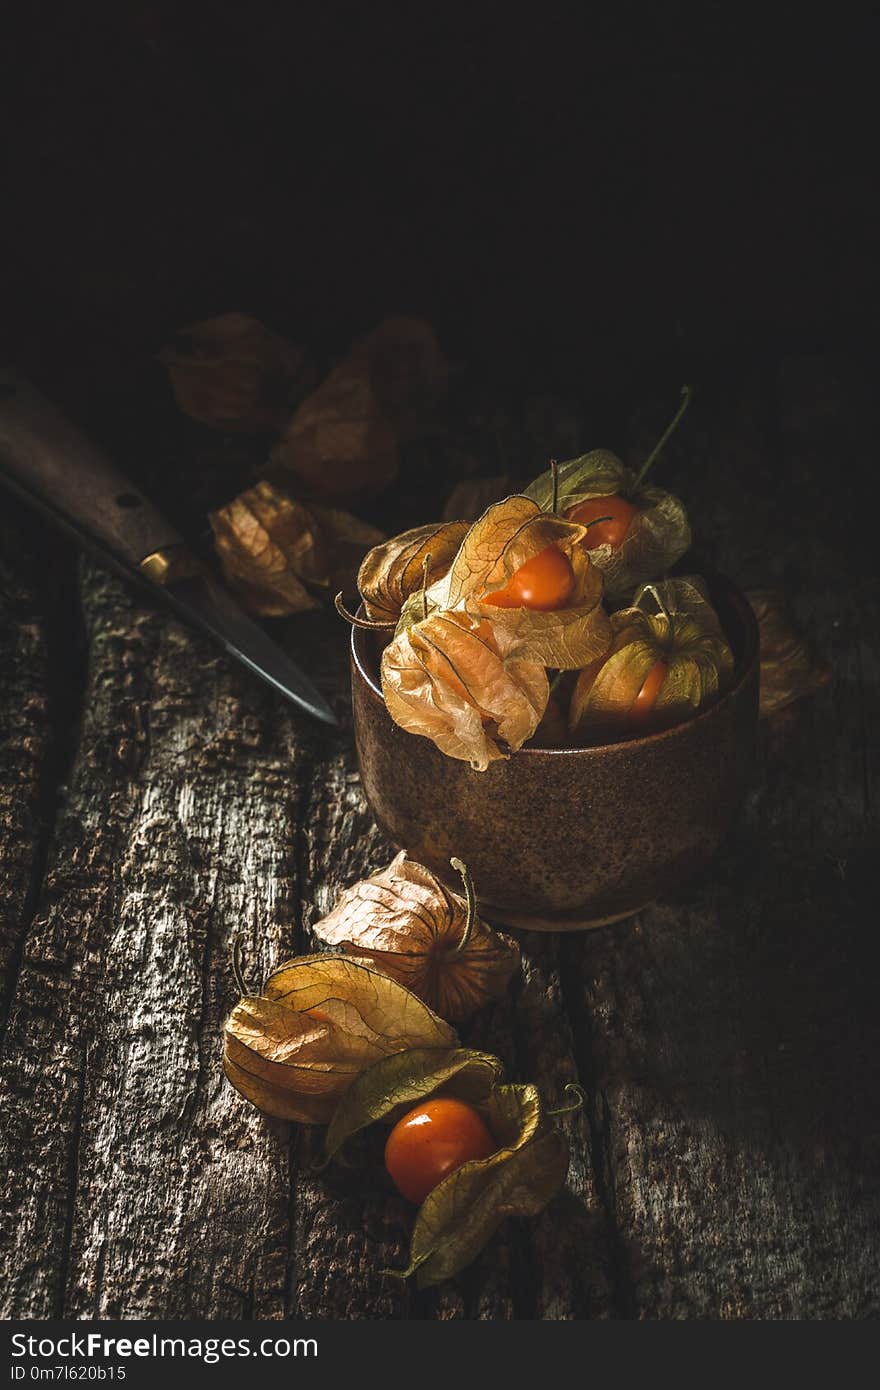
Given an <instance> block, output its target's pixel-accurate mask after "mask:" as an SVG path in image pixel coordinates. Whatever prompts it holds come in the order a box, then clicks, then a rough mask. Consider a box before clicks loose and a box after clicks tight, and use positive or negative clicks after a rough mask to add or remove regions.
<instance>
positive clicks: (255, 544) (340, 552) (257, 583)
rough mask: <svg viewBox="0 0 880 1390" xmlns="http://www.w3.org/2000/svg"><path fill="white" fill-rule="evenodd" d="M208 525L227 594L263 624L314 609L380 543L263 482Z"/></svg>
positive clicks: (339, 515) (368, 530)
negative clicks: (231, 592)
mask: <svg viewBox="0 0 880 1390" xmlns="http://www.w3.org/2000/svg"><path fill="white" fill-rule="evenodd" d="M209 520H210V522H211V528H212V530H213V532H214V544H215V546H216V549H217V553H218V555H219V557H220V562H221V564H222V566H223V572H224V575H225V577H226V580H227V582H228V584H229V586H230V588H232V589H234V590H235V592H236V593H237V594H238V596H239V598H240V599H241V601H242V604H243V605H244V607H245V608H247V609H248V611H249V612H251V613H255V614H258V615H260V616H261V617H265V618H280V617H287V616H289V615H290V614H292V613H300V612H303V611H304V610H305V609H308V608H316V607H318V605H319V596H321V594H322V591H323V592H324V593H325V594H326V593H328V592H330V591H335V590H336V589H337V588H338V587H339V586H340V585H345V583H346V581H347V580H349V579H350V577H351V574H352V571H353V570H354V569H356V567H357V566H358V564H359V562H360V560H361V557H362V556H363V553H364V551H365V550H366V549H367V548H368V547H369V546H373V545H375V543H376V541H377V540H378V539H380V536H381V533H380V532H378V531H377V530H376V529H375V527H373V526H368V525H367V524H366V523H365V522H363V521H359V520H358V518H357V517H354V516H351V515H349V513H348V512H342V511H338V510H335V509H331V508H327V507H319V506H312V507H305V506H303V505H302V503H300V502H297V501H295V500H294V499H293V498H292V497H289V496H287V494H286V493H284V492H282V491H280V490H279V489H278V488H275V487H273V486H272V485H271V483H266V482H263V483H257V484H256V486H255V487H252V488H249V489H248V490H247V492H243V493H242V494H241V496H239V497H236V498H234V499H233V501H231V502H229V503H227V504H226V506H225V507H221V508H220V509H219V510H218V511H216V512H212V513H211V515H210V517H209Z"/></svg>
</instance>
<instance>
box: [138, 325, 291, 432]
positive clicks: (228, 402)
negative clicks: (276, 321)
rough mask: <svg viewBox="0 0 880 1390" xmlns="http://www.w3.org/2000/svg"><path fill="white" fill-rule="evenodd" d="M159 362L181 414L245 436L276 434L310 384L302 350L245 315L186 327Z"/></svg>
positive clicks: (165, 350)
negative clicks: (165, 369) (182, 412)
mask: <svg viewBox="0 0 880 1390" xmlns="http://www.w3.org/2000/svg"><path fill="white" fill-rule="evenodd" d="M159 360H160V362H163V363H164V364H165V366H166V367H167V368H168V374H169V376H170V378H171V386H172V389H173V391H174V396H175V399H176V401H177V404H178V406H179V407H180V409H181V410H182V411H184V413H185V414H187V415H189V416H190V417H191V419H193V420H198V421H199V423H200V424H203V425H209V426H210V427H211V428H213V429H220V430H228V431H234V432H238V433H244V434H259V433H270V434H275V433H277V432H278V431H279V430H280V429H282V428H283V426H284V423H285V421H286V420H287V419H288V418H289V416H290V412H291V411H292V410H293V409H294V407H295V406H296V405H297V404H298V402H299V401H300V400H301V399H302V397H303V396H304V395H305V393H306V392H307V391H309V390H310V389H311V387H312V385H313V384H314V380H315V373H314V369H313V367H312V366H311V364H310V363H309V362H308V359H307V357H306V354H305V353H304V351H303V349H302V348H300V347H297V346H296V345H295V344H294V343H289V342H288V341H287V340H286V339H285V338H282V337H281V336H280V335H279V334H278V333H274V332H273V331H272V330H271V329H270V328H266V326H265V325H264V324H262V323H260V322H259V320H257V319H254V318H251V317H250V316H249V315H247V314H221V315H219V317H217V318H213V319H204V320H203V321H202V322H200V323H193V324H189V325H188V327H186V328H182V329H181V330H180V331H179V332H178V333H177V335H176V337H175V340H174V342H173V343H172V344H170V345H169V346H168V347H166V348H163V350H162V352H160V354H159Z"/></svg>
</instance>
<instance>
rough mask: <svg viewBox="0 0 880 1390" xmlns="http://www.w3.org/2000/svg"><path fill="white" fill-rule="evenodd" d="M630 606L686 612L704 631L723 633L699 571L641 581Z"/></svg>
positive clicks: (661, 610)
mask: <svg viewBox="0 0 880 1390" xmlns="http://www.w3.org/2000/svg"><path fill="white" fill-rule="evenodd" d="M629 606H630V607H631V608H641V609H643V610H644V611H645V612H646V613H661V612H663V610H664V609H665V610H666V612H667V613H671V614H672V615H673V616H675V614H676V613H682V614H687V615H689V616H690V617H692V618H695V619H696V621H697V622H698V623H699V625H700V626H701V627H702V628H703V629H704V631H706V632H715V633H719V634H720V635H721V636H723V635H724V632H723V629H722V627H721V622H720V620H719V618H718V614H717V613H716V612H715V609H714V608H713V606H712V600H711V598H710V597H709V587H708V585H707V584H706V581H705V579H704V578H703V576H702V575H700V574H682V575H675V576H674V577H673V578H671V579H657V580H654V581H653V582H651V583H649V584H642V585H640V587H639V588H638V589H637V590H636V592H635V593H634V594H633V597H632V603H631V604H630V605H629Z"/></svg>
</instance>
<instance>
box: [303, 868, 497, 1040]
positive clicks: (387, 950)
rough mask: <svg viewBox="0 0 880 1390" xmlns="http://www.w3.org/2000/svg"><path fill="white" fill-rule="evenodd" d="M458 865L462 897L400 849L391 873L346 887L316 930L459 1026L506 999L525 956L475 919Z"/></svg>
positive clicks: (385, 871)
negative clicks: (489, 1004) (463, 893)
mask: <svg viewBox="0 0 880 1390" xmlns="http://www.w3.org/2000/svg"><path fill="white" fill-rule="evenodd" d="M452 864H453V867H456V868H459V872H461V874H462V880H463V883H464V886H465V897H464V898H461V897H459V895H458V894H457V893H452V892H450V891H449V889H448V888H445V887H444V886H443V884H442V883H441V882H440V881H439V879H437V878H435V877H434V875H433V874H432V873H431V871H430V869H426V868H424V867H423V866H422V865H421V864H417V863H415V861H414V860H412V859H408V858H407V856H406V853H405V851H403V850H401V852H400V854H398V855H397V857H396V859H393V860H392V861H391V863H390V864H389V865H388V866H387V868H385V869H382V870H381V871H380V872H379V873H376V874H373V875H372V876H371V877H370V878H368V879H364V880H363V881H362V882H360V883H355V884H354V885H353V887H351V888H347V889H346V890H345V892H344V893H343V894H342V896H341V897H340V898H339V901H338V902H337V903H336V906H335V907H334V908H333V911H332V912H330V913H329V914H328V916H326V917H322V918H321V920H320V921H319V922H316V923H315V924H314V926H313V931H314V933H315V935H316V936H317V937H318V940H319V941H321V942H323V943H324V945H325V946H335V947H339V948H341V949H342V950H344V951H346V952H348V954H350V955H354V956H357V958H358V959H359V960H366V961H369V962H370V964H372V965H375V966H376V967H377V969H379V970H382V971H383V972H384V973H385V974H386V975H390V976H391V977H392V979H395V980H399V981H400V983H401V984H404V985H406V987H407V989H410V990H412V992H413V994H417V995H418V997H419V998H420V999H424V1001H425V1003H426V1004H428V1005H430V1007H431V1008H432V1009H433V1010H434V1011H435V1013H438V1014H440V1016H441V1017H442V1018H447V1019H449V1020H450V1022H452V1023H458V1022H459V1021H460V1020H461V1019H464V1018H469V1017H470V1015H471V1014H473V1013H475V1012H476V1011H477V1009H480V1008H482V1007H483V1005H485V1004H488V1003H489V1002H490V1001H491V1000H493V999H500V998H501V997H502V996H503V995H504V993H505V991H506V990H507V986H508V984H509V982H510V978H511V976H512V975H513V973H514V971H516V970H518V969H519V963H520V955H519V947H518V946H517V944H516V942H515V941H512V940H511V938H510V937H509V936H504V935H502V934H501V933H500V932H496V931H493V929H492V928H491V927H489V926H487V925H486V923H485V922H484V921H482V919H481V918H480V917H478V916H477V911H476V900H475V897H474V891H473V886H472V884H471V882H470V875H469V874H468V872H467V869H466V868H465V867H464V866H463V865H460V861H459V860H453V861H452ZM459 866H460V867H459Z"/></svg>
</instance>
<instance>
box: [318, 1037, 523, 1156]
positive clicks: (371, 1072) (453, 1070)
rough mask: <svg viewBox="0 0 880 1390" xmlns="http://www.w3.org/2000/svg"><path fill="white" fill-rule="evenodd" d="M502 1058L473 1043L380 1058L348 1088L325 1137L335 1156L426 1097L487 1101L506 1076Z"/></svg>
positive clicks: (330, 1153) (328, 1151)
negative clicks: (361, 1134) (365, 1131)
mask: <svg viewBox="0 0 880 1390" xmlns="http://www.w3.org/2000/svg"><path fill="white" fill-rule="evenodd" d="M502 1071H503V1067H502V1065H501V1062H500V1061H499V1060H498V1058H497V1057H493V1056H492V1055H491V1054H490V1053H488V1052H475V1051H474V1050H473V1049H471V1048H466V1047H458V1048H425V1047H417V1048H410V1049H408V1050H407V1051H406V1052H399V1053H397V1055H396V1056H394V1057H387V1058H385V1060H384V1061H381V1062H376V1063H375V1065H374V1066H372V1067H370V1068H369V1069H368V1070H367V1071H365V1072H362V1073H361V1075H360V1076H359V1077H358V1079H357V1080H356V1081H355V1082H354V1083H353V1084H352V1085H351V1087H350V1088H349V1090H348V1091H346V1093H345V1095H344V1097H343V1099H342V1100H341V1101H340V1103H339V1106H338V1107H337V1109H336V1111H335V1113H334V1115H333V1119H332V1120H331V1122H330V1125H329V1128H328V1130H327V1135H326V1138H325V1140H324V1152H325V1153H326V1155H327V1157H328V1158H333V1157H334V1156H335V1155H336V1154H337V1153H338V1152H339V1150H340V1149H341V1148H342V1147H343V1145H344V1144H345V1143H347V1141H348V1140H349V1139H350V1138H351V1137H352V1136H353V1135H354V1134H357V1132H358V1131H359V1130H361V1129H364V1128H365V1127H366V1126H367V1125H371V1124H375V1123H377V1122H379V1121H381V1122H383V1123H385V1124H395V1123H396V1122H397V1120H398V1119H399V1118H400V1117H401V1115H403V1114H405V1113H406V1111H408V1110H410V1109H411V1108H412V1106H414V1105H415V1104H416V1103H417V1102H418V1101H420V1100H424V1099H425V1097H426V1096H432V1095H444V1096H455V1097H456V1098H457V1099H458V1100H463V1101H466V1102H467V1103H468V1104H469V1105H479V1104H485V1103H486V1102H487V1101H488V1099H489V1096H490V1095H491V1093H492V1091H493V1090H494V1089H495V1086H496V1084H497V1083H498V1081H499V1080H500V1078H501V1073H502Z"/></svg>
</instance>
